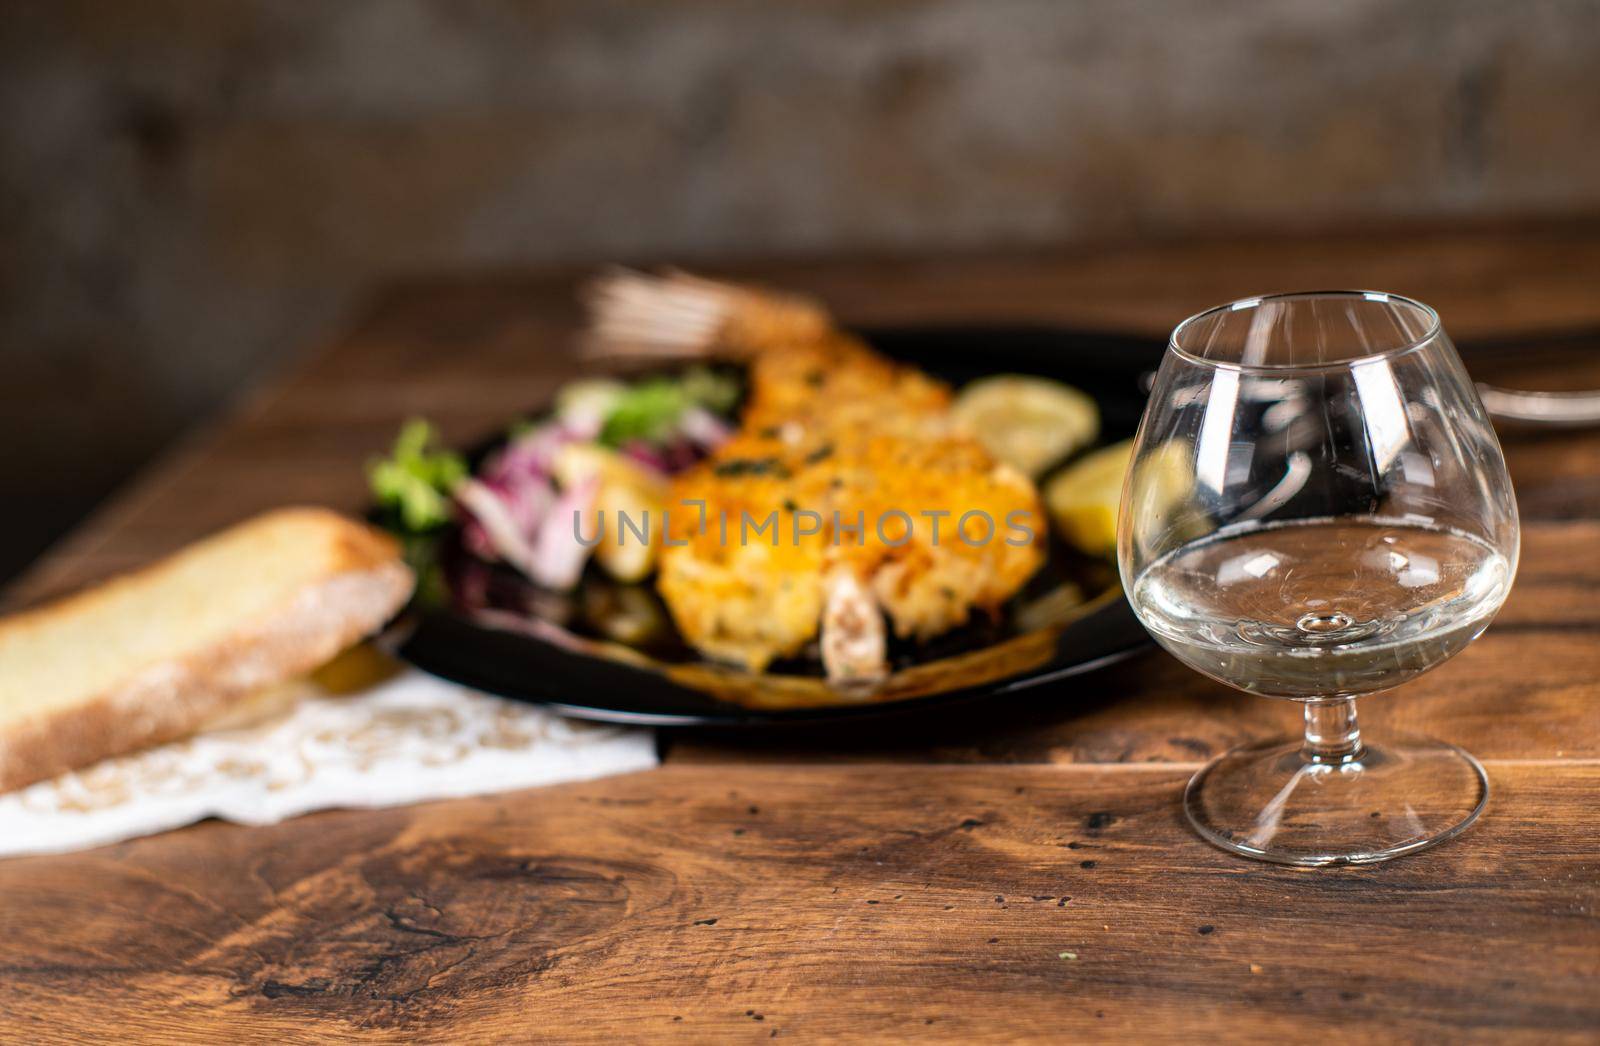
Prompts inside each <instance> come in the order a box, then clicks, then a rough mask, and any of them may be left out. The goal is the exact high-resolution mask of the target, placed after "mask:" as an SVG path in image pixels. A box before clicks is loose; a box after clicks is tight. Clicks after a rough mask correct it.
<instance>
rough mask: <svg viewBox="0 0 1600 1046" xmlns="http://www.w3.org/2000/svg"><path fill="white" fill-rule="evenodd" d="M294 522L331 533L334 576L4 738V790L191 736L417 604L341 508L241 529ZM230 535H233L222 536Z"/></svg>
mask: <svg viewBox="0 0 1600 1046" xmlns="http://www.w3.org/2000/svg"><path fill="white" fill-rule="evenodd" d="M285 523H288V524H292V525H295V526H304V525H306V524H308V523H309V524H311V525H313V526H314V527H315V528H316V529H317V530H319V531H323V532H324V536H325V538H326V539H327V540H328V541H329V542H330V544H331V547H332V549H333V563H332V566H331V568H330V569H329V571H328V572H327V573H326V574H325V576H323V577H322V578H320V579H318V580H315V581H313V582H311V583H309V584H308V585H306V586H305V587H303V588H301V589H300V590H299V591H298V592H297V593H295V594H294V595H293V596H292V597H291V598H289V599H288V600H287V601H286V602H284V603H283V604H282V605H280V606H278V607H276V608H275V609H274V610H272V611H271V612H270V613H268V614H266V615H264V616H263V617H262V618H261V619H259V620H256V621H252V622H248V623H241V624H240V626H239V627H238V628H237V629H235V630H234V631H233V632H231V633H230V634H229V635H228V636H226V637H225V638H223V639H222V640H221V641H219V642H216V643H213V644H211V645H209V646H207V647H203V648H201V649H198V650H196V651H194V652H193V653H190V654H189V655H187V656H185V657H182V658H179V659H176V660H173V661H170V662H164V663H161V664H157V665H154V666H150V667H149V668H146V669H144V670H141V671H139V672H137V673H135V674H134V675H132V676H131V677H130V678H128V679H126V680H123V681H121V682H120V683H119V684H118V685H116V686H115V687H113V688H111V689H110V690H108V691H107V692H105V693H102V694H99V695H97V696H95V697H92V698H90V699H88V700H86V701H82V702H79V703H77V704H75V705H72V706H70V707H66V708H62V709H59V710H56V711H54V712H50V713H47V714H44V715H41V716H38V717H34V718H30V719H27V720H24V721H22V722H20V723H17V724H14V725H13V726H12V727H10V728H8V729H6V730H4V731H0V791H9V790H11V789H13V788H20V787H23V786H24V785H28V784H31V783H33V782H35V781H40V780H44V779H46V778H50V777H54V776H56V775H57V774H60V773H64V772H66V771H68V770H73V769H77V768H79V767H82V766H87V765H88V764H90V763H93V762H96V761H97V760H100V759H103V758H106V757H107V756H112V755H119V754H121V753H124V752H129V751H133V750H134V749H138V748H142V747H145V746H148V745H152V744H160V743H162V742H165V741H171V740H175V739H177V738H179V737H183V736H185V735H187V734H190V733H192V732H194V731H195V730H196V729H198V728H199V727H200V726H201V725H202V724H204V723H205V722H206V721H207V720H208V719H211V718H212V717H214V716H216V715H218V714H219V713H220V712H222V711H223V710H225V709H226V708H227V707H228V706H229V705H231V704H232V703H234V702H236V701H238V700H240V699H242V698H245V697H248V696H250V695H251V694H254V693H256V692H257V691H259V690H260V689H261V688H263V687H266V686H271V685H273V684H275V683H280V682H283V681H284V680H287V679H290V678H293V677H294V676H297V675H301V674H303V673H306V672H309V671H311V670H313V669H315V668H318V667H320V666H321V665H323V664H324V663H326V662H327V661H329V660H330V659H332V658H333V657H334V655H336V654H338V653H339V652H340V651H342V650H344V649H346V648H347V647H349V646H351V645H352V644H354V643H356V642H358V641H359V640H361V639H363V638H364V637H366V636H368V635H371V634H372V633H373V632H376V631H377V630H378V629H379V628H381V627H382V626H383V625H384V623H385V622H387V621H388V620H389V619H390V618H391V617H393V615H394V614H395V613H396V612H397V611H398V610H399V609H400V607H401V606H403V605H404V603H405V601H406V599H407V598H408V597H409V596H410V594H411V590H412V586H413V583H414V579H413V577H412V574H411V571H410V569H409V568H408V567H406V565H405V564H404V563H403V562H402V561H401V559H400V555H399V547H398V545H397V544H396V542H395V541H394V540H393V539H392V538H390V537H389V536H388V535H385V534H381V533H379V532H377V531H375V530H373V529H372V528H370V527H367V526H364V525H362V524H358V523H356V522H354V521H352V520H349V519H346V518H345V517H343V516H341V515H339V514H337V513H335V512H332V511H329V510H327V509H316V508H295V509H280V510H277V511H275V512H270V513H267V514H265V515H263V516H259V517H257V518H256V519H254V520H250V521H248V522H246V523H243V524H241V525H240V527H239V528H236V529H243V528H248V527H272V526H277V525H282V524H285ZM229 533H233V531H228V532H224V535H226V534H229ZM224 535H219V537H221V536H224ZM209 540H217V538H212V539H209ZM183 554H184V553H182V552H180V553H178V554H177V555H178V556H182V555H183ZM170 562H171V560H170V559H169V560H162V561H160V562H157V563H154V564H152V565H151V566H148V567H144V568H142V569H140V570H137V571H134V572H131V573H129V574H125V575H122V576H121V577H118V578H116V579H113V580H111V581H108V582H105V583H103V584H101V585H97V586H94V587H92V588H90V589H87V590H85V591H83V592H79V593H77V594H75V595H72V596H68V597H66V598H64V599H62V600H59V601H57V602H55V603H51V604H47V605H45V606H42V607H39V608H36V609H34V610H31V611H26V612H23V613H21V614H18V615H15V616H14V617H12V618H10V619H8V620H6V621H3V622H0V632H4V631H10V630H12V629H19V628H21V629H26V628H31V627H37V626H38V625H39V623H40V622H42V621H45V620H46V619H47V618H48V617H53V616H57V615H61V616H65V617H68V618H70V617H73V616H75V615H78V614H83V613H85V612H86V611H88V610H89V609H91V608H92V607H93V606H94V604H95V602H97V601H98V600H101V599H104V598H105V597H106V594H107V593H108V592H110V591H112V590H114V589H116V588H120V587H123V586H130V585H131V586H139V585H142V584H148V583H149V581H150V579H151V578H152V577H154V576H157V575H158V574H159V573H160V572H161V571H162V570H163V568H164V567H165V566H166V565H167V564H169V563H170ZM86 641H92V637H86Z"/></svg>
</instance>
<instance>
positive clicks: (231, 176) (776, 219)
mask: <svg viewBox="0 0 1600 1046" xmlns="http://www.w3.org/2000/svg"><path fill="white" fill-rule="evenodd" d="M1597 59H1600V4H1597V3H1595V2H1593V0H1581V2H1579V0H1574V2H1529V0H1523V2H1508V0H1489V2H1470V0H1428V2H1412V3H1404V2H1397V0H1357V2H1332V0H1287V2H1280V3H1264V2H1258V0H1252V2H1242V0H1241V2H1225V3H1205V4H1199V3H1192V2H1185V0H1153V2H1146V3H1137V2H1127V0H1116V2H1113V0H1098V2H1062V0H1018V2H1012V0H860V2H837V0H834V2H824V0H813V2H810V3H806V4H786V5H781V6H780V5H758V4H749V3H732V2H728V3H717V2H709V0H707V2H697V0H657V2H653V3H648V2H635V3H630V2H605V0H568V2H546V3H510V2H476V0H434V2H429V0H339V2H336V3H317V2H309V0H308V2H267V0H252V2H239V0H229V2H220V0H160V2H137V0H78V2H65V0H62V2H54V3H37V4H16V3H13V4H10V5H8V6H7V12H6V14H5V16H4V19H3V24H0V364H3V366H0V375H3V381H0V484H3V485H0V490H4V491H5V495H4V496H5V504H4V509H5V511H3V512H0V527H3V528H5V531H4V532H0V575H3V574H4V573H5V572H6V569H7V568H8V567H13V566H15V565H16V564H17V563H18V562H19V560H21V559H23V558H25V557H26V556H28V555H31V554H32V553H33V552H34V551H35V550H36V548H37V547H38V545H39V544H40V543H41V542H43V541H44V540H45V539H46V538H48V537H49V536H50V535H51V534H52V533H54V532H55V531H57V530H58V529H59V528H60V527H61V526H63V525H64V524H65V523H66V522H68V521H70V520H71V519H72V518H73V517H74V516H76V515H77V514H78V513H80V512H82V511H83V510H84V508H85V507H86V506H87V505H88V504H90V503H92V501H93V500H94V499H95V498H97V497H99V496H101V495H102V494H103V493H104V491H105V490H106V489H107V488H108V486H109V485H110V484H112V483H114V482H115V481H116V480H117V479H118V478H119V477H121V476H123V475H124V474H125V473H126V471H127V470H128V469H129V468H130V467H131V466H133V465H134V464H135V463H137V462H138V461H139V460H141V459H142V458H144V457H145V456H147V455H148V454H149V453H151V452H152V450H154V449H155V448H157V447H159V446H160V445H161V444H162V443H163V442H164V441H167V440H169V439H170V438H171V437H172V436H173V434H174V433H176V432H178V431H180V430H181V429H182V428H183V427H185V426H187V425H189V424H191V423H192V422H193V421H194V420H195V419H196V418H199V417H202V416H204V415H206V414H208V413H209V412H211V411H213V410H214V409H215V408H216V407H217V405H218V404H219V403H222V402H224V401H226V399H227V398H228V397H229V396H230V395H232V394H233V393H234V392H235V390H236V389H237V388H239V387H240V385H241V382H243V381H245V380H247V379H248V377H249V376H251V375H252V374H255V373H258V372H260V371H261V370H263V369H265V368H269V367H271V366H272V365H273V363H274V362H275V361H276V360H278V359H281V357H282V355H283V354H284V353H285V352H287V351H289V350H290V349H292V348H294V347H296V346H298V345H300V344H302V343H304V342H305V341H306V340H307V339H310V338H313V337H314V336H316V335H317V334H319V333H320V332H325V331H326V330H328V328H329V326H330V324H332V323H333V322H334V320H335V319H336V318H337V317H338V316H339V315H340V313H341V310H343V309H346V308H348V307H349V305H350V302H351V301H352V296H353V295H354V294H356V293H358V292H359V291H360V290H361V289H362V288H366V287H369V286H371V285H373V284H374V283H375V282H377V281H381V280H383V279H386V278H389V277H393V276H396V275H399V274H409V273H416V272H419V271H437V270H455V269H462V268H467V267H474V266H507V265H516V264H518V263H524V262H530V261H542V260H550V259H595V260H600V259H610V258H618V257H630V256H635V257H636V256H651V257H682V258H694V257H701V256H706V255H715V254H717V253H721V252H737V253H741V254H750V253H759V252H795V251H825V250H835V249H845V250H849V249H885V248H888V249H904V250H919V249H927V250H940V249H948V248H961V247H967V246H973V245H993V244H1050V243H1058V242H1063V241H1070V240H1075V239H1083V238H1127V237H1141V236H1175V235H1189V234H1203V233H1210V232H1215V231H1218V230H1228V231H1242V232H1246V233H1248V232H1251V231H1256V230H1267V229H1273V228H1277V227H1281V226H1283V225H1285V224H1291V225H1294V226H1296V227H1306V226H1324V225H1333V224H1345V223H1351V222H1355V223H1368V224H1372V223H1377V222H1381V221H1384V220H1388V219H1392V218H1400V219H1406V220H1412V219H1428V220H1440V221H1452V220H1456V219H1458V218H1467V217H1470V218H1473V219H1479V218H1484V217H1488V218H1498V217H1506V216H1519V215H1545V216H1548V215H1552V214H1556V215H1559V214H1569V213H1574V214H1575V213H1587V214H1594V213H1596V212H1600V146H1597V142H1600V68H1597V66H1600V62H1597Z"/></svg>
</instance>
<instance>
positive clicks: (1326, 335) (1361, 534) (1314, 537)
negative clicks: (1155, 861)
mask: <svg viewBox="0 0 1600 1046" xmlns="http://www.w3.org/2000/svg"><path fill="white" fill-rule="evenodd" d="M1518 547H1519V531H1518V523H1517V505H1516V499H1515V497H1514V496H1513V494H1512V490H1511V480H1510V477H1509V476H1508V475H1507V473H1506V465H1505V458H1504V456H1503V455H1502V453H1501V450H1500V444H1499V442H1498V440H1497V439H1496V438H1495V433H1494V429H1493V428H1492V427H1491V425H1490V423H1489V419H1488V416H1487V415H1486V413H1485V412H1484V408H1483V404H1482V403H1481V402H1480V401H1479V398H1478V392H1477V390H1476V388H1475V387H1474V386H1473V384H1472V382H1471V380H1470V379H1469V378H1468V377H1467V373H1466V370H1465V368H1464V367H1463V366H1462V364H1461V360H1460V358H1459V357H1458V356H1457V354H1456V351H1455V348H1454V346H1452V345H1451V343H1450V339H1449V338H1448V337H1447V336H1446V335H1445V333H1444V330H1443V328H1442V327H1441V326H1440V323H1439V317H1438V314H1437V313H1435V312H1434V310H1433V309H1431V308H1429V307H1428V306H1426V305H1423V304H1421V303H1420V302H1416V301H1412V300H1410V299H1408V298H1404V297H1401V296H1399V295H1396V294H1386V293H1380V292H1373V291H1319V292H1308V293H1300V294H1277V295H1270V296H1264V297H1259V298H1248V299H1244V300H1241V301H1236V302H1233V303H1231V304H1228V305H1222V306H1219V307H1217V308H1214V309H1210V310H1207V311H1206V312H1202V313H1200V314H1199V315H1196V316H1194V317H1191V318H1190V319H1188V320H1185V321H1184V322H1183V323H1181V324H1179V325H1178V327H1177V328H1176V329H1175V330H1174V331H1173V333H1172V338H1171V341H1170V342H1169V344H1168V347H1167V352H1166V355H1165V357H1164V358H1163V360H1162V363H1161V368H1160V370H1159V372H1158V373H1157V375H1156V378H1155V382H1154V385H1153V387H1152V391H1151V394H1150V400H1149V404H1148V406H1147V407H1146V410H1145V414H1144V419H1143V421H1142V422H1141V423H1140V426H1139V434H1138V437H1137V438H1136V441H1135V450H1134V452H1133V457H1132V460H1131V463H1130V465H1129V469H1128V474H1127V478H1126V480H1125V482H1124V489H1123V496H1122V507H1121V513H1120V517H1119V525H1118V565H1119V568H1120V570H1121V574H1122V582H1123V586H1124V588H1125V589H1126V591H1127V593H1128V598H1129V600H1130V602H1131V603H1132V605H1133V608H1134V611H1135V613H1136V614H1137V615H1138V617H1139V620H1140V621H1141V622H1142V623H1143V624H1144V626H1145V627H1146V628H1147V629H1148V630H1149V631H1150V633H1151V635H1152V636H1154V637H1155V639H1156V641H1157V642H1158V643H1160V644H1161V646H1163V647H1164V648H1166V649H1167V650H1168V651H1169V652H1171V653H1172V654H1173V655H1175V656H1176V657H1177V658H1178V659H1179V660H1181V661H1183V662H1184V663H1185V664H1187V665H1189V666H1190V667H1191V668H1194V669H1196V670H1197V671H1200V672H1203V673H1205V674H1206V675H1208V676H1210V677H1211V678H1213V679H1216V680H1218V681H1220V682H1222V683H1226V684H1227V685H1229V686H1232V687H1236V688H1238V689H1240V690H1244V691H1247V692H1249V693H1252V694H1260V695H1262V696H1263V697H1274V698H1280V699H1285V700H1291V701H1297V702H1300V703H1301V704H1302V705H1303V706H1304V711H1305V730H1304V735H1303V736H1302V737H1296V738H1293V739H1282V740H1277V741H1272V742H1267V743H1261V744H1252V745H1248V746H1246V747H1243V748H1239V749H1236V750H1234V751H1231V752H1228V753H1227V754H1225V755H1223V756H1222V757H1221V758H1219V759H1217V760H1215V761H1214V762H1212V763H1211V764H1209V765H1208V766H1206V767H1205V768H1204V769H1202V770H1201V771H1200V772H1199V773H1197V774H1196V775H1195V777H1194V779H1193V780H1192V781H1190V783H1189V786H1188V788H1187V790H1186V792H1185V795H1184V808H1185V811H1186V813H1187V814H1188V817H1189V819H1190V821H1191V822H1192V823H1193V825H1194V827H1195V828H1196V829H1197V830H1198V831H1199V832H1200V834H1201V835H1202V836H1204V837H1205V838H1206V839H1207V840H1209V841H1210V842H1212V843H1214V844H1216V845H1217V846H1220V847H1223V848H1225V849H1227V850H1231V851H1233V852H1235V853H1238V854H1243V855H1246V856H1249V857H1254V858H1259V859H1262V860H1268V861H1276V862H1280V863H1284V864H1297V865H1328V864H1348V863H1365V862H1372V861H1381V860H1386V859H1388V858H1391V857H1397V856H1400V855H1402V854H1406V853H1410V852H1413V851H1416V850H1420V849H1422V848H1424V847H1427V846H1431V845H1434V844H1437V843H1439V842H1442V841H1444V840H1446V839H1449V838H1451V837H1453V836H1455V835H1457V834H1459V833H1460V832H1461V831H1463V830H1464V829H1466V828H1467V826H1469V825H1470V824H1471V823H1472V822H1473V821H1474V820H1475V819H1476V818H1477V816H1478V814H1479V813H1480V812H1481V811H1482V810H1483V806H1484V803H1485V801H1486V800H1487V798H1488V794H1489V784H1488V779H1487V777H1486V776H1485V774H1484V771H1483V767H1482V766H1481V765H1480V764H1479V763H1478V761H1477V760H1476V759H1474V758H1473V757H1472V756H1471V755H1469V754H1467V753H1466V752H1464V751H1462V750H1461V749H1459V748H1456V747H1455V746H1454V745H1451V744H1448V743H1446V742H1443V741H1436V740H1432V739H1428V738H1418V737H1406V736H1379V737H1372V738H1369V737H1367V736H1365V735H1363V733H1362V731H1361V729H1360V726H1359V724H1358V721H1357V718H1356V700H1357V698H1360V697H1362V696H1364V695H1367V694H1373V693H1377V692H1379V691H1385V690H1390V689H1392V688H1394V687H1398V686H1401V685H1402V684H1404V683H1406V682H1407V681H1408V680H1411V679H1414V678H1415V677H1417V676H1419V675H1421V674H1422V673H1423V672H1426V671H1428V670H1429V669H1431V668H1434V667H1435V666H1437V665H1439V664H1441V663H1442V662H1444V661H1446V660H1448V659H1449V658H1451V657H1453V656H1455V655H1456V654H1458V653H1460V652H1461V651H1462V650H1463V649H1464V648H1465V647H1466V646H1467V644H1469V643H1470V642H1472V640H1473V639H1475V638H1476V637H1477V636H1478V635H1479V634H1480V633H1481V632H1482V631H1483V630H1484V629H1485V628H1487V627H1488V625H1489V623H1490V621H1491V620H1493V618H1494V616H1495V613H1496V612H1497V611H1498V610H1499V609H1500V606H1501V604H1502V603H1504V602H1505V598H1506V594H1507V593H1508V592H1509V591H1510V588H1511V582H1512V579H1513V577H1514V576H1515V575H1516V569H1517V554H1518ZM1392 699H1394V700H1403V699H1404V693H1403V692H1401V693H1399V694H1396V695H1394V696H1393V698H1392Z"/></svg>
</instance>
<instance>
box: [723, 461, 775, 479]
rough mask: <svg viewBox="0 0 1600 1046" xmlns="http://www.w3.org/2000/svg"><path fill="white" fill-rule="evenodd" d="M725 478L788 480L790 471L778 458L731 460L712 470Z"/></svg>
mask: <svg viewBox="0 0 1600 1046" xmlns="http://www.w3.org/2000/svg"><path fill="white" fill-rule="evenodd" d="M711 471H712V472H713V473H715V474H716V475H718V476H722V477H724V478H726V477H729V476H773V477H776V478H777V479H788V478H789V475H790V473H789V470H788V468H787V467H785V466H784V464H783V462H781V461H779V460H778V459H777V458H729V459H728V460H727V461H721V462H718V463H717V466H716V467H715V468H714V469H712V470H711Z"/></svg>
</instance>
